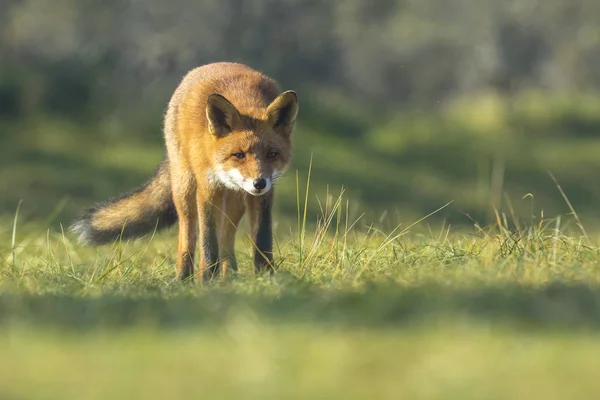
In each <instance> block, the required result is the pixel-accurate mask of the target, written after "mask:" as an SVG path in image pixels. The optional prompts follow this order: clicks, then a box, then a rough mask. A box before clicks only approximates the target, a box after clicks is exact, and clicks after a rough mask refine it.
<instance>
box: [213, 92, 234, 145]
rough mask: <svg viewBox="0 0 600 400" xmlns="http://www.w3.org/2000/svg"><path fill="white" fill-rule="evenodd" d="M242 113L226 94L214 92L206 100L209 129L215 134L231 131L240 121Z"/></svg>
mask: <svg viewBox="0 0 600 400" xmlns="http://www.w3.org/2000/svg"><path fill="white" fill-rule="evenodd" d="M239 118H240V113H239V111H238V110H237V108H235V106H234V105H233V104H231V102H230V101H229V100H227V99H226V98H225V97H224V96H222V95H220V94H218V93H213V94H211V95H210V96H208V99H207V101H206V119H207V121H208V130H209V131H210V133H212V134H213V135H217V136H223V135H227V134H228V133H231V131H232V128H233V127H234V126H235V124H236V123H237V122H238V121H239Z"/></svg>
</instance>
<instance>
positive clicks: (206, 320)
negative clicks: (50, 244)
mask: <svg viewBox="0 0 600 400" xmlns="http://www.w3.org/2000/svg"><path fill="white" fill-rule="evenodd" d="M232 313H233V314H236V313H241V314H242V315H246V316H248V317H249V318H250V319H253V318H256V319H257V320H258V321H262V322H269V323H275V324H285V323H309V324H315V325H317V326H324V327H327V326H341V327H359V326H360V327H373V328H378V327H381V328H384V327H396V328H407V327H410V326H412V325H414V324H418V323H421V322H428V321H435V320H443V321H452V320H458V319H464V318H465V317H466V318H468V319H469V320H472V321H475V322H484V323H486V322H487V323H491V324H495V325H497V324H511V325H513V326H518V327H521V328H525V329H558V330H562V329H569V330H571V329H586V330H594V331H598V330H600V287H595V286H587V285H567V284H562V283H556V284H550V285H548V286H544V287H536V288H534V287H526V286H520V285H514V284H510V285H497V286H486V287H476V288H473V287H463V288H456V287H445V286H421V287H413V288H403V287H399V286H397V285H381V284H377V285H372V286H370V287H367V288H366V289H364V290H361V291H360V292H358V291H343V290H340V291H326V290H322V289H318V290H315V289H307V288H299V289H292V288H290V289H286V290H285V291H284V292H283V293H282V294H280V295H278V296H272V295H266V294H251V295H250V294H239V293H238V294H236V293H233V292H225V291H223V290H222V289H207V290H203V291H201V292H199V293H196V294H194V295H189V294H186V295H175V296H174V297H172V298H168V299H167V298H164V297H161V296H158V295H157V296H152V295H151V296H147V297H137V298H132V297H124V296H120V295H104V296H100V297H94V298H91V297H77V296H71V295H50V294H46V295H30V294H10V293H5V294H2V295H0V325H4V326H10V325H12V324H25V325H32V326H39V327H53V328H58V329H74V330H78V331H86V330H90V329H94V328H99V327H102V328H127V327H133V326H136V325H140V324H142V325H143V324H150V326H153V327H157V328H161V329H167V330H168V329H178V328H187V327H198V326H205V327H219V326H221V325H223V324H226V323H227V321H228V320H229V318H230V317H231V315H232Z"/></svg>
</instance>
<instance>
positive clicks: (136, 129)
mask: <svg viewBox="0 0 600 400" xmlns="http://www.w3.org/2000/svg"><path fill="white" fill-rule="evenodd" d="M584 100H585V99H584ZM592 100H593V101H592ZM592 100H590V99H588V100H585V101H583V100H582V101H575V100H573V99H570V98H566V99H560V98H554V97H553V98H551V99H545V98H544V96H538V97H535V96H534V97H533V98H530V97H527V96H524V97H522V98H519V99H516V100H515V101H514V102H508V101H505V102H502V101H499V100H498V99H494V98H493V97H492V98H483V99H482V100H478V101H472V102H470V103H467V104H463V105H461V104H460V103H457V104H456V105H455V106H453V107H451V108H449V109H447V110H446V111H445V112H443V113H440V114H425V113H422V112H421V113H420V112H414V113H412V112H409V111H406V112H403V113H402V114H401V115H398V116H394V117H393V118H385V119H382V118H381V117H376V118H371V119H369V117H366V116H362V115H361V113H360V112H349V111H348V110H347V109H344V110H343V111H344V112H341V111H340V112H337V113H336V112H335V110H330V109H323V107H315V110H312V111H311V110H310V109H309V110H308V112H307V114H306V115H307V116H306V117H304V119H303V120H302V123H301V124H300V126H299V129H298V134H297V139H296V146H295V150H294V166H293V168H291V172H290V173H289V175H288V176H287V177H286V178H284V179H282V180H281V184H280V185H279V186H278V187H277V191H278V195H277V200H276V216H275V232H276V236H275V237H276V242H275V243H276V245H275V250H276V260H277V263H278V272H277V273H276V274H275V275H274V276H273V277H264V276H259V277H257V276H255V275H254V273H253V268H252V265H251V264H252V262H251V260H252V257H251V248H252V247H251V243H250V242H249V239H248V236H247V234H245V233H244V232H245V229H246V225H244V224H243V225H242V231H241V232H240V235H239V236H238V238H239V239H238V260H239V261H240V264H241V270H240V273H239V275H238V276H237V277H235V278H234V279H229V280H218V281H215V282H213V283H211V284H208V285H203V284H201V283H195V284H192V285H189V284H184V285H182V284H181V283H179V282H177V281H175V280H174V276H175V266H174V265H175V253H176V248H177V243H176V233H175V230H174V229H171V230H170V231H166V232H161V233H159V234H157V235H155V236H153V237H151V238H150V237H149V238H145V239H143V240H138V241H133V242H124V243H115V244H114V245H109V246H103V247H99V248H89V247H83V246H80V245H78V244H76V243H75V242H74V238H73V237H72V236H71V235H70V234H68V233H67V232H64V231H66V228H67V225H68V224H69V223H70V222H71V221H72V220H73V218H74V217H75V216H76V215H77V214H78V213H79V212H80V211H81V209H82V208H84V207H87V206H89V205H90V204H92V203H94V202H96V201H103V200H105V199H106V198H108V197H110V196H114V195H117V194H119V193H122V192H123V191H125V190H129V189H131V188H133V187H135V186H137V185H140V184H141V183H143V182H144V181H145V180H146V179H147V178H148V177H149V176H150V175H151V173H152V171H153V169H154V168H155V166H156V165H157V164H158V163H159V162H160V160H161V158H162V157H163V148H162V142H161V140H162V139H161V134H160V128H159V127H160V119H159V117H160V112H158V111H157V112H156V113H155V114H153V115H155V117H153V118H154V119H153V120H152V121H148V122H147V124H145V125H144V124H141V125H140V124H139V121H138V122H135V121H133V118H121V119H119V118H118V117H114V116H110V115H109V116H106V118H104V119H102V120H101V121H87V120H86V119H85V118H82V119H81V120H79V121H71V120H67V119H60V118H57V117H55V116H47V115H46V116H43V115H37V116H33V115H32V116H27V117H26V118H25V117H24V118H22V119H21V120H15V121H8V120H0V128H1V130H2V134H0V400H5V399H9V400H16V399H18V400H21V399H61V400H65V399H105V398H109V399H113V398H114V399H121V398H122V399H130V398H133V399H136V398H144V399H148V400H150V399H164V398H184V397H189V398H198V397H201V396H204V397H206V398H210V399H221V398H222V399H230V398H231V399H233V398H236V399H238V398H243V399H246V398H249V399H254V398H260V399H287V398H297V399H307V398H308V399H313V398H317V399H319V398H323V399H331V398H333V399H355V398H356V399H365V398H376V399H460V400H464V399H510V400H520V399H527V400H531V399H544V400H547V399H571V398H576V399H595V398H599V397H600V381H599V380H598V379H597V375H598V371H599V370H600V368H598V367H600V361H599V360H600V336H599V333H600V229H599V227H600V218H598V212H597V204H598V201H600V191H599V190H598V185H597V177H598V175H599V173H600V158H599V157H598V151H599V149H600V140H599V139H598V135H597V134H596V132H598V129H599V127H600V120H599V119H598V115H600V112H599V110H600V100H598V99H595V100H594V99H592ZM509 106H510V107H509ZM305 109H306V108H305ZM359 109H360V107H357V110H359ZM128 124H130V125H128ZM311 160H312V162H313V163H312V164H310V162H311ZM309 166H310V168H309ZM309 170H310V171H312V172H311V174H310V188H309V195H308V196H305V194H306V182H307V181H309V179H308V178H309V174H308V171H309ZM296 171H297V174H298V175H296V174H295V173H296ZM549 172H550V173H551V174H552V176H555V177H556V179H557V181H558V184H559V185H560V189H559V186H558V185H557V182H555V181H554V180H553V179H552V178H551V175H550V174H549ZM341 187H344V188H346V189H347V190H346V192H345V193H344V195H343V196H341V197H338V194H339V193H340V188H341ZM561 190H562V191H563V192H562V193H561ZM565 198H568V199H569V201H565ZM21 200H22V204H21V207H20V209H19V213H18V218H17V219H16V223H15V218H14V215H15V214H16V210H17V208H18V204H19V202H20V201H21ZM348 201H349V203H348ZM448 203H451V204H448ZM444 205H447V206H444ZM494 209H497V210H498V213H497V214H495V213H494ZM304 210H307V213H306V216H305V214H304ZM436 210H437V211H436ZM574 211H577V212H578V214H575V213H574ZM430 214H431V215H430ZM580 218H581V220H580Z"/></svg>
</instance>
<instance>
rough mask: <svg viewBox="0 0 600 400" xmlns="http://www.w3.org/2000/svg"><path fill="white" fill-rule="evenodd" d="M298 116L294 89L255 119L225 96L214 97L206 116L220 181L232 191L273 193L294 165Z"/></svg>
mask: <svg viewBox="0 0 600 400" xmlns="http://www.w3.org/2000/svg"><path fill="white" fill-rule="evenodd" d="M297 114H298V96H297V95H296V93H295V92H294V91H291V90H289V91H286V92H283V93H281V94H280V95H279V96H277V98H275V99H274V100H273V101H272V102H271V103H270V104H269V105H268V106H267V107H266V108H264V109H263V110H260V111H255V112H253V115H252V116H250V115H244V114H242V113H240V112H239V111H238V109H237V108H236V107H235V106H234V105H233V104H232V103H231V102H230V101H229V100H227V99H226V98H225V97H224V96H222V95H221V94H218V93H215V94H211V95H210V96H209V97H208V99H207V104H206V117H207V123H208V130H209V132H210V134H211V135H212V136H213V140H214V149H215V151H214V153H213V154H214V157H215V158H214V160H213V165H214V169H215V171H214V172H215V175H216V177H217V179H218V180H219V181H220V182H221V183H222V184H223V185H224V186H226V187H227V188H229V189H233V190H244V191H246V192H248V193H250V194H251V195H254V196H261V195H263V194H265V193H267V192H269V190H271V188H272V187H273V184H274V183H275V182H276V181H277V179H279V178H280V177H281V176H282V175H283V173H284V172H285V170H286V169H287V167H288V165H289V163H290V158H291V135H292V132H293V130H294V125H295V121H296V116H297Z"/></svg>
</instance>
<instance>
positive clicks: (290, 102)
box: [267, 90, 298, 136]
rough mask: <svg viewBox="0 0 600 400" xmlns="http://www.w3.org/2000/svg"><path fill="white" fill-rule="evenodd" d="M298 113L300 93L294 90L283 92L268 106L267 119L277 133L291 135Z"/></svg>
mask: <svg viewBox="0 0 600 400" xmlns="http://www.w3.org/2000/svg"><path fill="white" fill-rule="evenodd" d="M297 115H298V95H297V94H296V92H294V91H293V90H288V91H285V92H283V93H281V94H280V95H279V96H277V98H275V100H273V102H272V103H271V104H270V105H269V107H267V120H268V121H269V123H270V124H271V126H272V127H273V129H274V130H275V132H277V133H281V134H284V135H288V136H289V135H291V133H292V130H293V129H294V125H295V123H296V116H297Z"/></svg>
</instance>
